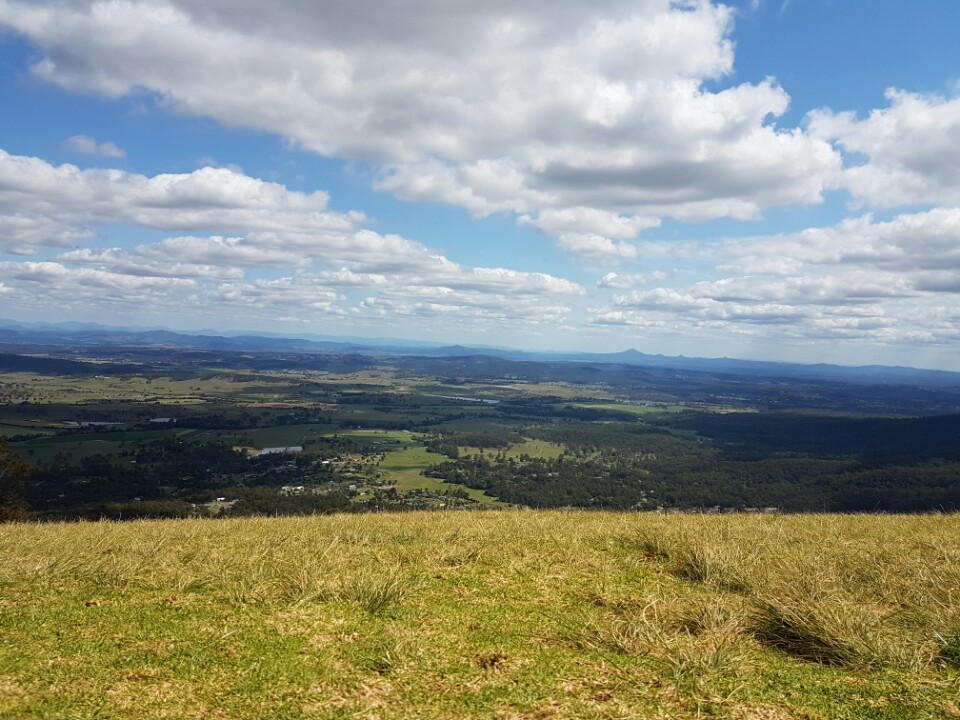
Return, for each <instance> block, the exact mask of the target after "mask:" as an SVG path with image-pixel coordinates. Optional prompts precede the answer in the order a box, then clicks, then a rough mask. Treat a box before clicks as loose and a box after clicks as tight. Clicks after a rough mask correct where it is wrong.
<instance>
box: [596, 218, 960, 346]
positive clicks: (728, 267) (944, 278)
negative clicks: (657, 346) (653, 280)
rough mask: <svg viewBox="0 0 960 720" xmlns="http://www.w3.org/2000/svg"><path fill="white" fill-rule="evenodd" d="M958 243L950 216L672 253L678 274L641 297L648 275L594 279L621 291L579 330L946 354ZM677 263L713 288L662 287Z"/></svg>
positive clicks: (958, 286) (959, 310)
mask: <svg viewBox="0 0 960 720" xmlns="http://www.w3.org/2000/svg"><path fill="white" fill-rule="evenodd" d="M958 237H960V209H956V208H938V209H935V210H931V211H927V212H921V213H909V214H902V215H899V216H897V217H895V218H893V219H892V220H888V221H884V222H878V221H876V220H875V219H874V218H873V217H872V216H871V215H864V216H862V217H859V218H853V219H849V220H846V221H843V222H841V223H839V224H837V225H835V226H832V227H824V228H810V229H808V230H804V231H802V232H798V233H793V234H789V235H778V236H768V237H755V238H747V239H740V240H730V241H726V242H719V243H713V244H709V245H706V244H701V243H688V244H683V243H681V244H680V245H678V246H676V247H675V248H674V250H675V252H674V253H672V254H671V255H670V256H669V260H670V262H677V261H679V262H680V269H679V270H678V271H677V272H676V273H672V274H670V275H669V276H668V275H667V274H666V273H663V272H662V271H659V274H658V275H657V278H658V282H659V283H660V284H659V286H657V287H650V288H647V287H644V285H645V284H646V283H647V282H648V278H649V275H637V276H632V277H631V276H626V275H618V274H616V273H608V274H607V275H606V276H604V277H603V278H602V279H601V280H600V281H599V282H598V283H597V285H598V287H599V288H601V289H614V290H624V291H626V292H621V293H619V294H614V295H613V296H612V297H611V299H610V301H609V303H607V304H605V305H600V306H598V307H595V308H593V309H592V310H591V314H590V320H589V322H590V323H592V324H594V325H597V326H602V327H609V326H618V325H619V326H624V327H630V328H636V329H638V330H645V331H646V330H651V329H654V328H662V329H664V330H665V331H672V332H677V333H681V334H685V335H686V336H688V337H689V336H692V335H694V334H696V335H702V336H703V337H704V338H711V339H714V340H715V339H717V338H719V337H722V336H723V335H724V334H728V335H729V336H731V337H732V336H733V335H739V336H743V337H752V338H754V339H755V340H756V341H757V342H760V341H761V340H762V339H766V341H767V342H770V343H774V342H782V341H805V342H820V341H823V340H845V341H857V342H861V343H867V344H869V345H872V346H873V347H875V348H879V347H885V346H905V345H908V344H910V343H924V344H950V343H953V342H955V341H956V339H957V338H958V337H960V335H958V333H957V331H956V328H955V326H956V322H957V319H958V318H960V282H957V278H958V277H960V243H958V241H957V238H958ZM683 258H696V261H697V262H702V261H703V260H704V259H713V261H714V262H715V263H716V265H715V272H716V273H717V274H718V275H720V277H719V278H717V279H711V280H701V281H699V282H694V283H690V284H682V283H677V284H676V285H669V286H668V285H667V284H666V283H667V281H668V280H672V281H674V282H676V281H677V280H678V278H681V277H682V276H683V275H685V274H686V273H685V268H684V260H683ZM699 274H700V275H702V272H701V273H699Z"/></svg>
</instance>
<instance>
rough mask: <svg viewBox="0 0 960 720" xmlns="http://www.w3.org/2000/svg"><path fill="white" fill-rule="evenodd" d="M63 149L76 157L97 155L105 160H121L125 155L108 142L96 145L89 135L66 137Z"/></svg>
mask: <svg viewBox="0 0 960 720" xmlns="http://www.w3.org/2000/svg"><path fill="white" fill-rule="evenodd" d="M63 146H64V148H65V149H66V150H67V151H69V152H72V153H77V154H78V155H99V156H100V157H107V158H122V157H124V156H125V155H126V153H125V152H124V151H123V150H122V149H121V148H119V147H117V145H116V144H114V143H112V142H110V141H109V140H108V141H106V142H102V143H98V142H97V141H96V140H94V139H93V138H92V137H90V136H89V135H73V136H71V137H68V138H67V139H66V140H65V141H64V143H63Z"/></svg>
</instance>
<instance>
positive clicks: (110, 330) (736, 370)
mask: <svg viewBox="0 0 960 720" xmlns="http://www.w3.org/2000/svg"><path fill="white" fill-rule="evenodd" d="M0 345H6V346H24V345H27V346H31V345H32V346H47V347H50V346H62V347H70V348H90V349H94V348H98V347H99V348H121V347H127V348H156V349H192V350H207V351H231V352H253V353H303V354H337V355H379V356H419V357H438V358H442V357H463V356H476V355H486V356H492V357H497V358H502V359H504V360H519V361H532V362H573V363H606V364H618V365H630V366H638V367H651V368H661V369H670V370H675V371H678V372H682V371H692V372H706V373H714V374H728V375H753V376H762V377H764V378H776V377H782V378H785V379H790V380H797V379H805V378H806V379H810V380H818V381H836V382H844V383H851V382H852V383H856V382H863V383H871V384H872V383H883V384H893V385H920V386H928V387H960V373H956V372H948V371H943V370H921V369H916V368H908V367H890V366H885V365H864V366H859V367H848V366H842V365H828V364H823V363H821V364H814V365H805V364H800V363H782V362H772V361H762V360H737V359H731V358H698V357H683V356H679V357H674V356H666V355H659V354H656V355H652V354H648V353H643V352H640V351H639V350H633V349H630V350H625V351H623V352H617V353H569V352H542V351H541V352H531V351H522V350H511V349H505V348H494V347H467V346H461V345H441V344H436V343H426V342H417V341H408V340H396V339H389V338H376V339H369V338H357V337H344V336H335V337H325V336H310V337H309V338H307V337H301V338H290V337H283V336H279V335H270V334H259V333H248V334H239V335H221V334H216V333H215V331H204V332H197V333H192V332H174V331H172V330H167V329H164V328H124V327H109V326H105V325H98V324H96V323H76V322H64V323H25V322H19V321H16V320H8V319H2V318H0Z"/></svg>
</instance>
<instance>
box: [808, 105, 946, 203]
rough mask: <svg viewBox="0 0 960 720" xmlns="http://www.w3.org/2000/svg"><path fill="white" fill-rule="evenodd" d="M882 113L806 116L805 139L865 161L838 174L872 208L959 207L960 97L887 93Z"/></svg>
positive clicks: (823, 112) (822, 113)
mask: <svg viewBox="0 0 960 720" xmlns="http://www.w3.org/2000/svg"><path fill="white" fill-rule="evenodd" d="M887 100H888V101H889V103H890V105H889V107H887V108H884V109H880V110H873V111H872V112H871V113H870V114H869V116H868V117H866V118H864V119H859V118H857V117H856V115H855V114H854V113H851V112H840V113H835V112H832V111H830V110H818V111H816V112H813V113H810V115H809V118H808V120H809V127H810V134H811V135H812V136H814V137H819V138H822V139H824V140H828V141H831V142H836V143H837V144H838V145H839V146H840V147H842V148H843V149H844V150H845V151H847V152H848V153H857V154H859V155H861V156H864V157H865V158H866V159H867V161H866V162H864V163H855V164H853V165H852V166H851V167H848V168H847V169H846V170H845V171H844V174H843V184H844V186H845V187H846V188H847V189H848V190H849V191H850V193H851V194H852V195H853V196H854V197H855V198H857V199H858V200H859V201H861V202H862V203H865V204H867V205H871V206H874V207H884V208H890V207H896V206H900V205H911V204H916V205H930V204H945V205H960V173H958V172H957V168H958V167H960V97H954V98H949V99H948V98H944V97H941V96H937V95H921V94H917V93H909V92H905V91H902V90H895V89H891V90H888V91H887Z"/></svg>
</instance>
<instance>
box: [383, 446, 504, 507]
mask: <svg viewBox="0 0 960 720" xmlns="http://www.w3.org/2000/svg"><path fill="white" fill-rule="evenodd" d="M443 460H444V457H443V456H442V455H437V454H436V453H432V452H430V451H428V450H427V449H426V448H424V447H423V446H422V445H416V446H413V447H408V448H407V449H406V450H395V451H393V452H390V453H387V456H386V458H384V460H383V461H382V462H381V463H380V466H379V468H378V469H379V470H380V472H382V473H383V477H382V478H381V479H382V480H383V481H384V482H388V483H390V484H391V485H394V486H395V487H396V488H397V490H398V491H400V492H409V491H411V490H431V491H434V492H446V491H449V490H455V489H459V490H465V491H466V492H467V494H468V495H469V496H470V498H471V499H473V500H476V501H477V502H479V503H483V504H484V505H490V504H493V503H494V502H495V501H494V499H493V498H491V497H489V496H488V495H486V494H485V493H483V492H482V491H480V490H475V489H474V488H468V487H464V486H463V485H457V484H453V483H445V482H443V481H442V480H440V479H438V478H431V477H424V476H423V475H421V474H420V473H421V471H422V470H423V469H424V468H426V467H429V466H430V465H435V464H436V463H438V462H442V461H443Z"/></svg>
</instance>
